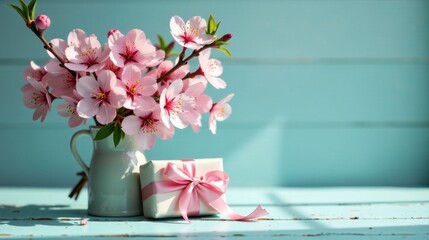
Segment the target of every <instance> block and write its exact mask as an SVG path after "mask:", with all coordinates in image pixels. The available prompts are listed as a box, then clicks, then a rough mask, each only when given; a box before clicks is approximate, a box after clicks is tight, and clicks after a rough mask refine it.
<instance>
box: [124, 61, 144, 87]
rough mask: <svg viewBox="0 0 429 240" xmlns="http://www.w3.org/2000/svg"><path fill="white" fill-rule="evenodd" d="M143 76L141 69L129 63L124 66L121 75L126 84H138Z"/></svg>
mask: <svg viewBox="0 0 429 240" xmlns="http://www.w3.org/2000/svg"><path fill="white" fill-rule="evenodd" d="M140 78H141V70H140V68H138V67H137V66H135V65H128V66H126V67H124V69H123V71H122V75H121V80H122V82H123V83H125V85H127V86H130V85H133V84H136V82H137V81H138V80H139V79H140Z"/></svg>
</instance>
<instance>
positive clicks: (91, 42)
mask: <svg viewBox="0 0 429 240" xmlns="http://www.w3.org/2000/svg"><path fill="white" fill-rule="evenodd" d="M85 44H86V45H87V46H88V47H89V48H92V49H94V50H95V51H96V52H97V55H99V54H100V53H101V51H100V49H101V44H100V42H99V41H98V39H97V37H96V36H95V35H91V36H89V37H87V38H85Z"/></svg>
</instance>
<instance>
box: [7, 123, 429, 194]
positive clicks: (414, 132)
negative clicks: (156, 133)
mask: <svg viewBox="0 0 429 240" xmlns="http://www.w3.org/2000/svg"><path fill="white" fill-rule="evenodd" d="M74 131H75V130H73V129H67V128H23V129H21V130H20V129H0V136H2V138H0V146H1V147H0V149H1V152H2V156H3V157H2V158H0V163H1V164H2V165H3V166H7V167H3V168H0V184H1V185H3V186H7V185H12V186H70V187H71V186H72V185H73V184H74V183H75V182H76V181H77V177H75V175H74V174H75V173H76V172H77V171H79V170H80V169H79V167H78V165H77V163H76V162H75V161H74V159H73V157H72V155H71V153H70V151H69V139H70V137H71V135H72V134H73V132H74ZM428 131H429V130H428V129H402V128H399V129H389V128H380V129H279V128H276V127H272V126H270V125H269V124H267V125H266V127H261V128H259V129H251V128H249V129H240V128H237V129H236V128H223V127H222V128H221V129H220V130H219V131H218V133H217V135H215V136H213V135H212V134H211V133H210V132H209V131H208V130H202V131H201V132H200V133H199V134H194V133H193V132H192V130H190V129H188V130H185V131H177V133H176V135H175V136H174V138H173V139H171V140H169V141H161V140H159V139H158V140H157V142H156V145H155V148H154V149H153V150H150V151H147V152H146V155H147V157H148V159H183V158H205V157H223V158H224V162H225V164H224V165H225V170H226V171H227V172H228V174H229V175H230V177H231V179H230V183H231V186H281V185H283V186H285V185H286V186H334V185H337V186H338V185H340V186H345V185H394V186H416V185H418V186H424V185H426V184H427V183H428V181H429V179H428V175H427V169H428V167H429V165H428V164H429V163H428V161H427V156H428V155H429V152H428V151H429V150H428V148H427V147H426V146H427V144H428V142H429V132H428ZM91 148H92V145H91V143H90V142H89V140H88V139H86V140H83V139H82V142H81V145H80V149H82V151H83V153H84V154H83V155H84V158H85V159H88V158H89V156H90V153H91ZM10 169H14V171H11V170H10ZM255 176H257V177H255ZM53 179H55V180H53Z"/></svg>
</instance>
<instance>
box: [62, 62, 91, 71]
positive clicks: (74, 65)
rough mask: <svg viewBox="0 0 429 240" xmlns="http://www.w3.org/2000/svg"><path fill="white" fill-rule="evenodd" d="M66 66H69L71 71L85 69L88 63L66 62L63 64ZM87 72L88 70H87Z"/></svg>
mask: <svg viewBox="0 0 429 240" xmlns="http://www.w3.org/2000/svg"><path fill="white" fill-rule="evenodd" d="M64 65H65V66H66V67H68V68H70V69H71V70H73V71H78V72H80V71H87V70H88V65H86V64H80V63H66V64H64ZM88 72H89V71H88Z"/></svg>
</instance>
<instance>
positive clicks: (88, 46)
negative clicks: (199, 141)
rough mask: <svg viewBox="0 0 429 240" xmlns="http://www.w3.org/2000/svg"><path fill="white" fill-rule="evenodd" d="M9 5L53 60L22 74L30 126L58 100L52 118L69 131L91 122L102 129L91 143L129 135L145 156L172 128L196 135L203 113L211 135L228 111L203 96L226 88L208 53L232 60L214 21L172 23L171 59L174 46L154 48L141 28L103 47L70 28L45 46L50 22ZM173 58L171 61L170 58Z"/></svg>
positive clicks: (114, 36)
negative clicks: (65, 122) (55, 116)
mask: <svg viewBox="0 0 429 240" xmlns="http://www.w3.org/2000/svg"><path fill="white" fill-rule="evenodd" d="M10 6H11V7H12V8H14V9H15V10H16V11H17V12H18V13H19V14H20V15H21V17H22V18H23V20H24V22H25V23H26V25H27V27H28V28H29V29H30V30H31V31H32V32H33V33H34V34H35V35H36V36H37V37H38V38H39V39H40V40H41V41H42V42H43V44H44V48H45V49H46V50H47V52H48V54H49V56H50V57H51V59H50V60H49V61H48V62H47V63H46V64H45V65H44V66H38V65H37V64H36V63H34V62H33V61H31V63H30V66H29V67H28V68H27V69H25V72H24V77H25V80H26V82H27V84H26V85H25V86H24V87H23V88H22V91H23V92H24V103H25V106H27V107H29V108H32V109H35V111H34V114H33V120H38V119H41V121H42V122H43V121H44V120H45V118H46V116H47V114H48V113H49V112H50V111H51V108H52V103H53V102H54V101H57V100H60V99H61V100H62V103H60V104H58V106H57V109H56V110H57V113H58V114H59V115H61V116H64V117H68V118H69V120H68V125H69V126H70V127H71V128H73V127H76V126H79V125H80V124H82V123H86V121H87V120H88V119H90V118H93V119H94V120H95V123H96V125H98V126H101V128H100V130H99V131H98V134H97V136H96V137H95V140H98V139H103V138H106V137H107V136H110V135H111V134H113V139H114V142H115V145H117V144H118V143H119V142H120V141H121V139H123V137H124V136H125V135H135V136H136V141H137V144H138V145H139V146H140V147H141V148H142V149H143V150H147V149H151V148H152V147H153V146H154V144H155V135H156V136H158V137H159V138H161V139H164V140H166V139H170V138H171V137H173V135H174V132H175V128H178V129H183V128H186V127H188V126H191V127H192V129H193V130H194V131H196V132H198V131H199V129H200V127H201V126H202V120H201V119H202V114H204V113H208V114H209V129H210V130H211V132H212V133H213V134H215V133H216V121H223V120H225V119H226V118H228V116H229V115H230V113H231V106H230V105H229V104H228V101H229V100H231V98H232V97H233V94H230V95H228V96H226V97H225V98H223V99H221V100H219V101H218V102H214V101H213V100H212V98H211V97H210V96H208V95H206V94H205V90H206V88H207V85H211V86H212V87H214V88H216V89H223V88H225V87H226V83H225V82H224V81H223V80H222V79H221V78H220V76H221V74H222V72H223V67H222V64H221V62H220V61H219V60H216V59H211V58H210V54H211V50H212V49H218V50H221V51H223V52H224V53H225V54H227V55H228V56H230V53H229V51H228V50H227V49H226V48H225V45H227V44H228V43H229V40H230V39H231V37H232V35H231V34H225V35H223V36H222V37H219V36H217V35H216V32H217V30H218V28H219V25H220V22H219V23H216V21H215V19H214V18H213V17H212V16H210V18H209V19H208V21H206V20H205V19H203V18H201V17H198V16H196V17H192V18H191V19H189V20H188V21H187V22H186V23H185V22H184V21H183V20H182V18H180V17H178V16H174V17H172V18H171V20H170V32H171V35H172V37H173V38H174V40H175V42H177V43H178V44H179V45H181V46H182V50H181V52H180V54H173V53H172V50H173V48H174V41H172V42H171V43H169V44H167V43H166V42H165V40H164V39H163V38H162V37H161V36H160V35H158V39H159V44H158V45H154V44H152V43H151V41H150V40H149V39H147V38H146V35H145V33H144V32H143V31H142V30H139V29H133V30H131V31H129V32H128V33H126V34H124V33H121V32H120V31H119V30H117V29H112V30H110V31H109V32H108V33H107V35H108V42H107V43H106V44H105V45H104V46H102V45H101V44H100V42H99V40H98V39H97V37H96V36H95V35H94V34H91V35H88V34H86V33H85V32H84V31H83V30H81V29H74V30H72V31H71V32H70V33H69V35H68V37H67V40H63V39H59V38H56V39H52V40H50V41H48V40H46V39H45V37H44V35H43V33H44V31H46V30H47V29H48V28H49V26H50V23H51V21H50V19H49V17H48V16H46V15H40V16H38V17H35V6H36V0H32V1H31V2H30V3H29V4H28V5H27V4H26V3H25V2H23V1H22V0H20V6H17V5H13V4H10ZM173 56H175V57H176V59H175V60H174V61H172V60H168V59H169V58H171V57H173ZM194 58H198V61H199V66H198V68H197V69H195V70H191V68H190V66H189V65H188V63H189V61H190V60H191V59H194Z"/></svg>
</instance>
